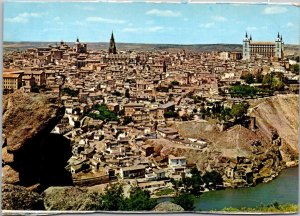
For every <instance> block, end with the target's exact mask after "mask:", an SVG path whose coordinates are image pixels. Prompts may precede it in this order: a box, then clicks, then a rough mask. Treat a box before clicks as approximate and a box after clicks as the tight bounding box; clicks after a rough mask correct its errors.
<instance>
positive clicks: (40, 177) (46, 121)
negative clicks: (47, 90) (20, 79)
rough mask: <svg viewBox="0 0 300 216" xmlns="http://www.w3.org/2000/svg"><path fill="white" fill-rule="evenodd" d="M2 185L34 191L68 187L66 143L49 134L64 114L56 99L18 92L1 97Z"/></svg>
mask: <svg viewBox="0 0 300 216" xmlns="http://www.w3.org/2000/svg"><path fill="white" fill-rule="evenodd" d="M2 106H3V113H2V114H3V117H2V122H3V136H4V137H3V138H4V141H3V144H2V160H3V163H2V166H3V174H4V175H3V178H2V179H3V183H6V184H15V185H16V184H18V185H23V186H26V187H31V188H35V189H37V186H42V188H44V187H47V186H50V185H57V184H60V185H61V184H62V185H64V184H71V183H72V181H70V180H71V178H70V175H69V174H68V173H66V171H65V169H64V166H65V164H66V161H67V160H68V158H69V157H70V156H71V148H70V145H69V141H68V140H67V139H65V138H64V137H63V136H60V135H55V134H50V131H51V130H52V129H53V128H54V126H55V125H56V124H57V123H58V122H59V121H60V120H61V118H62V117H63V115H64V107H63V106H62V105H61V104H60V102H59V101H58V99H57V97H55V96H52V95H48V94H35V93H23V92H21V91H17V92H15V93H13V94H9V95H4V96H3V102H2Z"/></svg>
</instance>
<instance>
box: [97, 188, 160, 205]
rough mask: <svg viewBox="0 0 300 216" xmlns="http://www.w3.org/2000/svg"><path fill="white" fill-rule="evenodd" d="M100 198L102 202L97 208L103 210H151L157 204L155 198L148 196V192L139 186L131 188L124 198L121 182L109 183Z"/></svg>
mask: <svg viewBox="0 0 300 216" xmlns="http://www.w3.org/2000/svg"><path fill="white" fill-rule="evenodd" d="M100 198H101V199H100V200H101V201H102V204H101V205H100V209H99V210H105V211H119V210H123V211H140V210H152V209H153V208H154V207H155V206H156V205H157V201H156V199H152V198H150V193H149V192H148V191H144V190H142V189H140V188H133V189H132V190H131V191H130V195H129V197H128V198H125V197H124V191H123V188H122V185H121V184H110V185H109V186H107V187H106V188H105V191H104V194H102V195H101V196H100Z"/></svg>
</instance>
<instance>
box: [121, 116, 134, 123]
mask: <svg viewBox="0 0 300 216" xmlns="http://www.w3.org/2000/svg"><path fill="white" fill-rule="evenodd" d="M132 121H133V119H132V117H131V116H125V117H124V121H123V125H128V124H129V123H130V122H132Z"/></svg>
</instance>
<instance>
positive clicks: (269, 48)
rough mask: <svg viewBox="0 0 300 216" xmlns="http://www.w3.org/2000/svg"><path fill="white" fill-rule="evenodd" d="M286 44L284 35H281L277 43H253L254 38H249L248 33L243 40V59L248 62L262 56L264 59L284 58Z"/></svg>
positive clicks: (278, 36)
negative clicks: (283, 38)
mask: <svg viewBox="0 0 300 216" xmlns="http://www.w3.org/2000/svg"><path fill="white" fill-rule="evenodd" d="M283 50H284V42H283V40H282V35H281V36H280V35H279V33H278V35H277V38H276V40H275V42H262V41H252V37H251V35H250V37H248V34H247V33H246V35H245V38H244V40H243V59H244V60H248V59H250V58H251V57H255V56H256V55H262V56H264V57H268V58H273V57H276V58H278V59H281V58H283Z"/></svg>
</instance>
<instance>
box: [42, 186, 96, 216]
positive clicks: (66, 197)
mask: <svg viewBox="0 0 300 216" xmlns="http://www.w3.org/2000/svg"><path fill="white" fill-rule="evenodd" d="M42 195H43V198H44V205H45V208H46V210H74V211H89V210H97V209H100V206H101V198H100V196H99V195H98V194H97V193H91V192H88V190H87V189H83V188H78V187H49V188H48V189H46V190H45V191H44V192H43V194H42Z"/></svg>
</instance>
